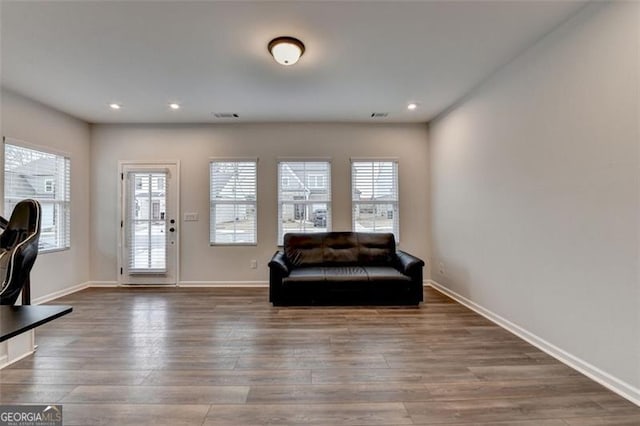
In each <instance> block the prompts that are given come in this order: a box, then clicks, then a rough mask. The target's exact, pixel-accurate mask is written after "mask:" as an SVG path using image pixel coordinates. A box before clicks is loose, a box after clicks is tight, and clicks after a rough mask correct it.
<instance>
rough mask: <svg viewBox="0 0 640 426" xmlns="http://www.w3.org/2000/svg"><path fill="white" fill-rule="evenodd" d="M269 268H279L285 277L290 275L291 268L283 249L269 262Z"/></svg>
mask: <svg viewBox="0 0 640 426" xmlns="http://www.w3.org/2000/svg"><path fill="white" fill-rule="evenodd" d="M269 268H271V269H275V270H277V271H278V272H279V273H280V274H281V275H282V276H283V277H287V276H289V268H288V267H287V263H286V261H285V258H284V253H283V252H281V251H277V252H275V254H274V255H273V257H272V258H271V261H270V262H269Z"/></svg>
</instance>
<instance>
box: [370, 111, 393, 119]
mask: <svg viewBox="0 0 640 426" xmlns="http://www.w3.org/2000/svg"><path fill="white" fill-rule="evenodd" d="M388 115H389V113H388V112H372V113H371V118H386V117H387V116H388Z"/></svg>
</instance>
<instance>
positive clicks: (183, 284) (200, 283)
mask: <svg viewBox="0 0 640 426" xmlns="http://www.w3.org/2000/svg"><path fill="white" fill-rule="evenodd" d="M268 286H269V281H180V282H179V283H178V287H268Z"/></svg>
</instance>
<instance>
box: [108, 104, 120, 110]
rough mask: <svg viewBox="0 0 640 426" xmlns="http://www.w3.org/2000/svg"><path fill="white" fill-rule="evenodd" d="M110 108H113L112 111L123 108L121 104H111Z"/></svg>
mask: <svg viewBox="0 0 640 426" xmlns="http://www.w3.org/2000/svg"><path fill="white" fill-rule="evenodd" d="M109 108H111V109H120V108H121V106H120V104H109Z"/></svg>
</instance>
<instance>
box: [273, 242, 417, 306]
mask: <svg viewBox="0 0 640 426" xmlns="http://www.w3.org/2000/svg"><path fill="white" fill-rule="evenodd" d="M283 248H284V250H283V251H278V252H276V253H275V254H274V255H273V258H272V259H271V262H269V268H270V277H269V301H270V302H272V303H273V305H274V306H292V305H418V304H420V302H421V301H422V300H423V292H422V268H423V267H424V262H423V261H422V260H420V259H418V258H417V257H414V256H412V255H410V254H408V253H405V252H403V251H399V250H398V251H396V243H395V239H394V237H393V234H377V233H375V234H374V233H363V232H326V233H315V234H302V233H292V234H286V235H285V236H284V246H283Z"/></svg>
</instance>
